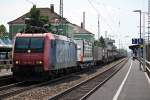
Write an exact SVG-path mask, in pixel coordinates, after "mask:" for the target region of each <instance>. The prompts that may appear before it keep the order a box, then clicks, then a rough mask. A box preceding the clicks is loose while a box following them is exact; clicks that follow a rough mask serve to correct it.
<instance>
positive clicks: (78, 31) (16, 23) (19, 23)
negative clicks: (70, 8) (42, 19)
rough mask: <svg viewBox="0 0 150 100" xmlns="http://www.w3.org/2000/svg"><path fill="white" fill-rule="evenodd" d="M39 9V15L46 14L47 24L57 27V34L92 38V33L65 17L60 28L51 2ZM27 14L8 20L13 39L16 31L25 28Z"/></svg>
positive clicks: (53, 27) (54, 28) (91, 39)
mask: <svg viewBox="0 0 150 100" xmlns="http://www.w3.org/2000/svg"><path fill="white" fill-rule="evenodd" d="M38 9H39V10H40V15H41V16H47V17H48V20H49V21H48V22H49V24H51V25H52V30H56V27H57V28H59V34H62V35H66V36H68V37H71V38H81V39H86V40H89V41H93V40H94V34H92V33H91V32H88V31H87V30H85V29H83V28H81V27H79V26H77V25H75V24H72V23H70V22H69V21H67V20H66V19H65V18H63V27H61V28H60V26H61V25H60V23H59V21H60V20H59V18H60V16H59V15H58V14H57V13H56V12H55V11H54V5H53V4H51V6H50V8H38ZM28 15H29V12H28V13H26V14H24V15H22V16H21V17H19V18H17V19H15V20H13V21H10V22H8V24H9V33H10V38H11V39H13V38H14V36H15V35H16V33H18V32H20V31H21V30H23V29H25V27H26V25H25V18H27V16H28Z"/></svg>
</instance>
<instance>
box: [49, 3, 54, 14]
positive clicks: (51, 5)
mask: <svg viewBox="0 0 150 100" xmlns="http://www.w3.org/2000/svg"><path fill="white" fill-rule="evenodd" d="M50 9H51V12H52V13H54V4H50Z"/></svg>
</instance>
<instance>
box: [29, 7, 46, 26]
mask: <svg viewBox="0 0 150 100" xmlns="http://www.w3.org/2000/svg"><path fill="white" fill-rule="evenodd" d="M29 18H30V23H29V24H30V25H31V26H37V27H43V25H45V24H47V23H48V16H41V15H40V10H39V9H38V8H36V5H33V7H32V8H31V10H30V13H29Z"/></svg>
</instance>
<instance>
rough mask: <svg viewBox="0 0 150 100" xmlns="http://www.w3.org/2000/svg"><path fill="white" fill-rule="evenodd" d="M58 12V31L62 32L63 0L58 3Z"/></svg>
mask: <svg viewBox="0 0 150 100" xmlns="http://www.w3.org/2000/svg"><path fill="white" fill-rule="evenodd" d="M59 14H60V19H59V20H60V29H59V30H61V31H60V32H61V33H63V0H60V5H59Z"/></svg>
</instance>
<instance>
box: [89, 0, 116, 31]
mask: <svg viewBox="0 0 150 100" xmlns="http://www.w3.org/2000/svg"><path fill="white" fill-rule="evenodd" d="M88 2H89V4H90V5H91V6H92V8H93V9H94V11H96V13H97V14H98V15H99V16H100V17H101V19H102V20H103V21H105V22H106V24H107V26H108V27H109V29H110V30H111V31H112V32H114V31H113V29H112V27H111V26H110V25H109V24H108V23H107V21H106V19H105V18H103V16H102V15H101V13H100V12H99V10H98V9H97V8H96V7H95V6H94V5H93V3H92V2H91V1H90V0H88Z"/></svg>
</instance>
